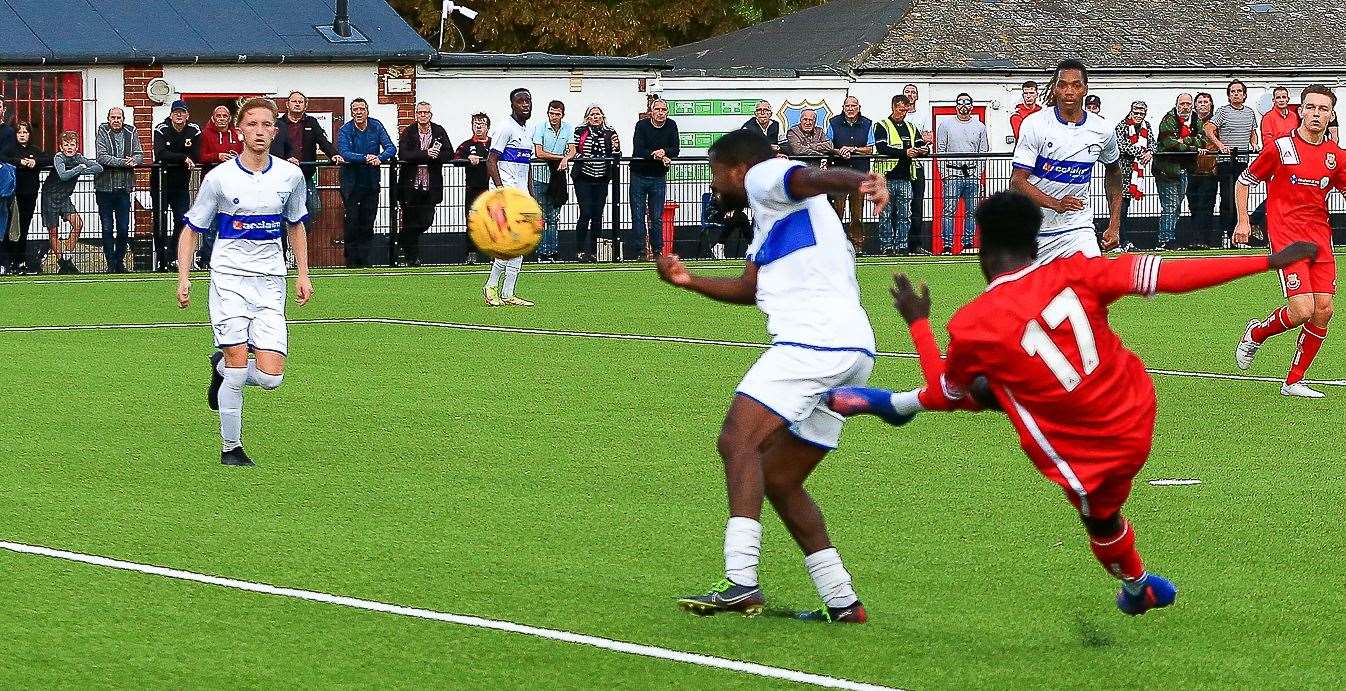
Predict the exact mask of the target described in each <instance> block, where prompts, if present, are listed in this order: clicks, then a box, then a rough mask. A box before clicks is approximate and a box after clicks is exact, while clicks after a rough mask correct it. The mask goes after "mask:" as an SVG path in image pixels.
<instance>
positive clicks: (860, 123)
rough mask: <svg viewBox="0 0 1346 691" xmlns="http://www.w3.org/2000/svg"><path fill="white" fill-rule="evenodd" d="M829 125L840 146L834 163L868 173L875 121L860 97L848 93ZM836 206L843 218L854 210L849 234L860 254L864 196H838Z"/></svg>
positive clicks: (851, 194)
mask: <svg viewBox="0 0 1346 691" xmlns="http://www.w3.org/2000/svg"><path fill="white" fill-rule="evenodd" d="M828 125H829V127H830V128H831V130H832V147H833V148H834V149H836V156H837V157H836V158H833V159H832V163H831V165H832V166H834V167H838V166H839V167H842V168H850V169H851V170H856V171H859V172H861V173H868V172H869V157H870V156H873V155H874V123H873V122H872V121H871V120H870V119H869V118H867V117H865V116H863V115H861V114H860V99H858V98H856V97H854V96H847V97H846V99H845V100H844V101H842V102H841V114H840V115H834V116H832V119H831V120H829V121H828ZM832 208H833V209H836V211H837V216H838V217H839V218H842V219H844V218H846V210H847V209H849V210H850V216H851V217H850V223H848V224H847V225H846V234H847V236H849V237H850V240H851V245H852V246H854V247H855V255H856V256H857V257H858V256H860V254H861V253H862V250H864V247H865V198H864V195H862V194H860V192H859V191H852V192H849V193H846V194H838V195H834V196H833V197H832Z"/></svg>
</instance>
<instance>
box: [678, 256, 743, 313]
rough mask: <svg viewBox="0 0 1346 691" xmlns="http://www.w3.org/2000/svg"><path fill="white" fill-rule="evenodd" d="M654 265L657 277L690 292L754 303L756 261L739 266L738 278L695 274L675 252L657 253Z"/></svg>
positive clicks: (740, 303)
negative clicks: (741, 273)
mask: <svg viewBox="0 0 1346 691" xmlns="http://www.w3.org/2000/svg"><path fill="white" fill-rule="evenodd" d="M655 267H656V268H657V269H658V270H659V278H661V279H663V280H664V281H665V282H667V283H669V284H671V285H675V286H677V287H679V288H685V289H687V290H690V291H692V292H693V293H700V294H702V295H705V296H706V297H708V298H710V299H712V300H718V301H720V302H727V303H729V304H731V305H752V304H756V303H757V265H756V264H754V263H753V262H748V263H747V265H746V266H744V267H743V275H741V276H739V277H738V278H712V277H709V276H697V275H695V274H693V273H692V272H690V271H688V270H687V266H686V265H685V264H683V263H682V259H680V258H678V256H677V255H676V254H670V255H668V256H666V257H659V259H658V260H657V261H656V262H655Z"/></svg>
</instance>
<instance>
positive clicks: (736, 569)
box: [724, 516, 762, 586]
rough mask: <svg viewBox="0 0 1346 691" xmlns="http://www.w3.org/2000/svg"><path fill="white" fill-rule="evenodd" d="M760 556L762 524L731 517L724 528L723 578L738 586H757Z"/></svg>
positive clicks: (749, 519) (747, 519)
mask: <svg viewBox="0 0 1346 691" xmlns="http://www.w3.org/2000/svg"><path fill="white" fill-rule="evenodd" d="M761 555H762V524H761V523H758V522H757V521H754V520H753V519H751V518H744V517H743V516H731V517H730V518H729V523H728V524H727V525H726V526H725V527H724V577H725V578H728V579H729V580H731V581H733V582H735V583H737V584H739V585H750V586H755V585H757V558H758V557H760V556H761Z"/></svg>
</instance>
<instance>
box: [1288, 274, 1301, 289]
mask: <svg viewBox="0 0 1346 691" xmlns="http://www.w3.org/2000/svg"><path fill="white" fill-rule="evenodd" d="M1285 287H1286V288H1289V289H1290V290H1299V274H1286V275H1285Z"/></svg>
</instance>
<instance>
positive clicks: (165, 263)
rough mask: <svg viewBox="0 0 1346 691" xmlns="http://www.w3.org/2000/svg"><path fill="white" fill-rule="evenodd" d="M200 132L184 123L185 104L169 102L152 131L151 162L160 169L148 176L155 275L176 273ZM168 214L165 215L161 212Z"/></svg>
mask: <svg viewBox="0 0 1346 691" xmlns="http://www.w3.org/2000/svg"><path fill="white" fill-rule="evenodd" d="M200 154H201V128H200V127H199V126H198V125H197V124H196V123H194V122H188V121H187V102H186V101H182V100H178V101H174V102H173V106H172V107H171V108H170V109H169V115H168V117H167V118H165V119H164V121H163V122H161V123H159V124H158V125H157V126H155V128H154V160H155V162H156V163H158V164H159V165H160V169H159V170H158V171H155V172H154V173H151V175H150V196H151V197H153V204H154V209H155V211H154V224H155V225H154V245H155V248H154V251H155V254H156V255H157V256H158V266H156V267H155V270H156V271H176V270H177V269H176V266H177V260H176V259H175V257H176V256H177V246H178V236H179V235H181V234H182V225H183V220H182V219H183V218H184V217H185V216H186V215H187V209H189V208H191V202H192V196H191V192H190V191H189V189H188V186H189V185H190V184H191V180H192V170H194V169H195V168H196V163H197V161H198V160H199V159H200V158H201V156H200ZM165 211H167V212H168V214H167V215H165V214H164V212H165Z"/></svg>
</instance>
